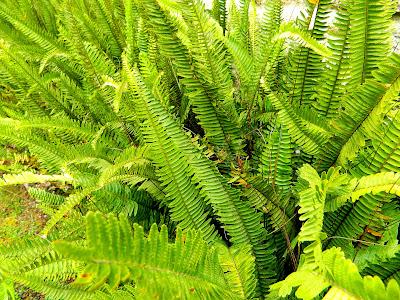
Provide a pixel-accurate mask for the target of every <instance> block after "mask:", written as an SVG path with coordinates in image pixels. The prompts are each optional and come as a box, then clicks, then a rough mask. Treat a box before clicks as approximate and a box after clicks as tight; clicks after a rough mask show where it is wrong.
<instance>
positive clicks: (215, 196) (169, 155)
mask: <svg viewBox="0 0 400 300" xmlns="http://www.w3.org/2000/svg"><path fill="white" fill-rule="evenodd" d="M130 72H132V73H131V74H130V75H129V80H130V83H131V87H132V88H133V89H134V93H135V94H136V96H135V97H136V98H137V106H138V108H139V109H140V110H139V111H138V113H139V114H140V115H141V116H142V118H143V119H144V125H145V126H144V127H143V130H144V135H145V137H146V138H147V142H148V143H150V144H153V147H152V149H151V151H153V153H154V157H155V159H157V161H156V162H157V164H158V165H159V167H160V169H159V172H160V173H159V177H160V179H162V181H163V182H164V183H166V182H168V183H169V184H168V186H167V187H166V188H165V190H166V192H167V195H171V196H172V195H173V199H175V200H174V202H171V205H174V206H175V205H177V207H176V208H173V209H174V210H175V209H176V211H177V212H179V218H182V219H183V218H185V221H184V222H188V217H189V216H192V217H191V218H193V216H194V215H196V216H197V217H196V218H193V219H191V222H188V223H187V225H186V224H185V223H183V222H182V221H181V224H182V226H183V227H184V228H188V227H186V226H188V225H189V224H190V226H197V227H194V228H196V229H197V230H202V231H203V232H204V234H205V237H207V236H208V237H213V233H212V232H213V231H211V230H210V229H208V228H210V227H208V224H209V220H207V219H206V218H205V217H206V215H205V214H204V213H203V210H204V208H203V207H204V206H203V205H204V203H203V201H204V200H200V201H199V200H196V197H199V196H198V195H200V196H201V197H204V198H205V200H206V201H207V203H209V204H211V206H212V207H213V210H214V212H215V214H216V215H217V216H218V218H219V220H220V221H221V222H222V223H223V224H224V228H225V230H226V231H227V233H228V235H229V237H230V238H231V241H232V242H233V243H234V244H238V245H239V244H249V245H251V246H252V250H253V254H254V255H255V256H256V265H257V268H258V269H257V271H258V274H259V276H260V278H263V280H264V281H265V282H264V283H263V284H265V285H267V284H268V283H269V281H270V280H274V279H273V278H274V275H273V270H271V268H270V267H269V266H268V265H266V264H265V258H264V257H265V256H266V254H267V253H263V251H264V250H262V249H263V248H264V247H265V246H264V245H263V244H262V241H263V240H264V237H265V232H264V231H263V229H262V228H261V226H260V225H261V224H260V221H261V220H260V215H259V214H256V213H255V212H254V210H253V208H251V207H250V205H248V203H246V202H243V201H241V200H240V197H239V193H238V192H237V191H235V190H234V189H232V188H231V187H230V186H229V185H228V184H227V182H226V180H225V179H224V178H223V177H222V176H221V174H220V173H219V171H218V170H217V169H216V168H215V166H214V165H213V163H212V162H210V161H209V160H208V159H206V158H205V157H204V156H203V154H202V153H200V152H199V150H198V149H196V148H195V147H193V146H191V142H190V140H189V139H188V137H187V135H185V134H184V133H183V132H182V130H181V129H180V128H179V127H178V126H177V123H176V122H175V121H174V120H172V119H171V117H170V116H168V114H166V112H165V111H164V110H163V108H162V106H161V104H160V102H159V101H157V100H155V99H153V98H152V96H151V95H150V94H149V92H148V90H149V89H148V88H147V87H146V86H145V85H143V83H142V82H141V81H140V75H139V73H138V71H137V70H133V71H130ZM127 73H128V72H127ZM128 74H129V73H128ZM156 116H158V117H157V118H156ZM160 116H162V117H161V118H160ZM157 120H162V122H160V121H158V122H157ZM178 147H179V148H178ZM177 149H180V152H178V151H177ZM189 176H190V177H192V176H193V177H192V178H191V179H190V180H189ZM183 183H184V184H183ZM194 183H195V184H197V185H198V187H195V186H194ZM181 187H182V188H185V190H183V192H180V191H179V189H180V188H181ZM197 188H199V189H200V194H198V190H197ZM181 195H187V196H188V197H181ZM200 199H201V198H200ZM185 202H187V203H190V204H189V205H185V206H182V204H183V203H185ZM192 202H194V203H192ZM186 207H187V208H190V209H191V211H189V210H187V209H186ZM233 215H234V216H235V217H232V216H233ZM200 216H202V217H200ZM176 220H177V221H180V219H176ZM197 224H198V225H197ZM189 228H190V227H189ZM267 280H268V281H267Z"/></svg>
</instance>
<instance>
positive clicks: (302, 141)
mask: <svg viewBox="0 0 400 300" xmlns="http://www.w3.org/2000/svg"><path fill="white" fill-rule="evenodd" d="M269 99H270V100H271V102H272V104H273V105H274V107H275V108H276V109H278V110H279V112H278V118H279V120H280V122H281V123H282V124H285V126H286V127H287V128H288V131H289V134H290V136H291V138H292V140H293V141H294V142H296V143H297V144H298V145H299V146H300V147H302V148H303V149H304V150H305V151H307V153H309V154H317V153H318V152H319V151H320V149H321V147H322V145H323V144H324V143H325V142H326V141H327V139H328V138H329V136H330V135H331V133H330V132H329V130H328V128H327V127H326V124H324V122H323V120H321V119H319V118H318V117H317V116H316V115H315V113H314V112H313V111H311V110H296V109H295V108H293V107H292V106H290V105H289V103H288V102H287V99H286V97H284V96H283V95H275V94H274V93H271V94H269ZM310 121H312V122H310Z"/></svg>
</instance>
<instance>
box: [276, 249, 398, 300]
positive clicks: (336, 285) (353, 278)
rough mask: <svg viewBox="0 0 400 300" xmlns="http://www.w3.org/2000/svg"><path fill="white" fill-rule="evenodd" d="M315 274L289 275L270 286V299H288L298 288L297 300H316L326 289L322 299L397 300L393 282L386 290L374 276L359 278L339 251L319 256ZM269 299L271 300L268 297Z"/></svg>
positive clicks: (313, 272)
mask: <svg viewBox="0 0 400 300" xmlns="http://www.w3.org/2000/svg"><path fill="white" fill-rule="evenodd" d="M318 265H319V267H318V270H316V271H312V270H307V269H305V270H299V271H296V272H295V273H292V274H291V275H289V276H288V277H287V278H286V279H285V280H284V281H282V282H278V283H276V284H275V285H273V286H272V290H273V292H272V293H271V296H275V297H276V298H281V297H285V296H288V295H289V294H290V293H291V291H292V289H293V288H297V290H296V294H295V295H296V297H297V298H299V299H305V300H307V299H310V300H311V299H315V298H316V297H317V296H318V295H320V294H322V293H323V292H324V291H325V290H326V289H327V288H328V287H330V288H329V290H328V292H327V293H326V294H325V296H324V298H323V299H327V300H330V299H349V300H353V299H354V300H355V299H371V300H375V299H385V300H390V299H396V298H398V297H399V296H400V287H399V285H398V283H397V282H396V281H395V280H391V281H389V282H388V284H387V285H386V286H385V285H384V283H383V282H382V280H381V279H380V278H379V277H377V276H375V277H371V276H365V277H362V276H361V275H360V273H359V271H358V269H357V266H356V265H355V264H354V263H353V262H352V261H351V260H349V259H346V258H345V256H344V254H343V252H342V251H341V250H340V249H339V248H332V249H329V250H326V251H325V252H323V253H322V258H321V261H319V263H318ZM271 299H273V298H272V297H271Z"/></svg>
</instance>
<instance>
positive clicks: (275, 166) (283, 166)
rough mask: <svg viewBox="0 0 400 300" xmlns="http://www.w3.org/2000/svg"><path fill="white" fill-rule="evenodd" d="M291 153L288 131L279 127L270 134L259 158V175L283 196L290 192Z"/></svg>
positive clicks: (291, 147)
mask: <svg viewBox="0 0 400 300" xmlns="http://www.w3.org/2000/svg"><path fill="white" fill-rule="evenodd" d="M292 152H293V146H292V144H291V141H290V137H289V133H288V130H287V129H286V128H285V127H284V126H281V127H279V128H275V130H274V131H273V132H272V133H271V134H270V136H269V137H268V139H267V141H266V145H265V148H264V150H263V152H262V154H261V157H260V164H259V173H260V174H261V176H262V177H263V178H264V179H265V180H266V181H267V182H268V183H269V184H271V186H272V187H273V188H275V186H276V187H277V189H278V191H279V192H282V194H283V195H285V194H287V193H288V191H289V190H290V185H291V180H292V167H291V160H292Z"/></svg>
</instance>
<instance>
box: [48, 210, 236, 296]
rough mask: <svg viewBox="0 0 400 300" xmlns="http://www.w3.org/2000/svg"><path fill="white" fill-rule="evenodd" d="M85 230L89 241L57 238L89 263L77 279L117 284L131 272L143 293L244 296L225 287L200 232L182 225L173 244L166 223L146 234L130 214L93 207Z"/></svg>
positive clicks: (66, 249) (93, 283)
mask: <svg viewBox="0 0 400 300" xmlns="http://www.w3.org/2000/svg"><path fill="white" fill-rule="evenodd" d="M86 232H87V246H86V247H78V246H75V245H71V244H69V243H63V242H57V243H56V244H55V247H56V249H57V250H58V251H59V252H61V253H63V254H64V255H66V256H68V257H71V258H74V259H76V260H78V261H83V262H85V263H86V264H87V266H86V268H85V271H84V272H83V273H82V275H81V276H80V277H79V278H78V279H77V280H76V281H75V283H74V284H81V285H88V286H89V287H90V289H91V290H94V289H96V288H98V287H99V286H100V285H101V284H102V283H103V282H105V281H107V282H108V283H109V285H110V286H111V287H112V288H116V287H117V286H118V285H119V283H120V282H124V281H126V280H128V279H129V278H131V279H133V280H134V281H135V285H136V286H137V289H136V290H137V292H138V293H139V295H143V297H145V298H147V297H148V296H146V295H154V294H158V293H162V295H163V296H165V297H172V296H176V295H180V296H181V297H183V298H186V297H190V296H192V295H195V296H198V297H200V298H203V299H213V298H215V297H223V298H226V299H238V298H240V297H238V295H236V294H234V293H233V292H232V291H230V290H229V289H227V286H226V281H225V280H224V275H223V272H222V269H221V268H220V267H219V268H218V267H216V266H218V264H219V263H218V256H217V253H216V251H215V249H214V248H209V247H208V246H207V244H206V243H205V242H204V241H202V240H201V234H199V233H196V232H194V231H189V232H187V233H186V234H185V235H183V234H182V231H180V230H179V231H178V232H177V236H176V241H175V243H171V244H170V243H168V233H167V229H166V226H162V228H161V231H160V232H159V231H158V229H157V227H156V226H155V225H153V226H152V228H151V230H150V233H149V236H148V237H147V238H145V237H144V232H143V228H141V227H139V226H137V225H135V226H134V234H132V231H131V227H130V225H129V223H128V222H127V221H126V220H124V219H122V220H117V219H116V218H115V217H112V216H109V217H108V218H107V219H105V218H104V217H103V216H101V215H99V214H93V213H90V214H88V216H87V227H86ZM155 257H157V258H158V259H156V260H154V258H155ZM177 257H179V259H174V258H177ZM188 279H190V280H188ZM137 296H138V295H137Z"/></svg>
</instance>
